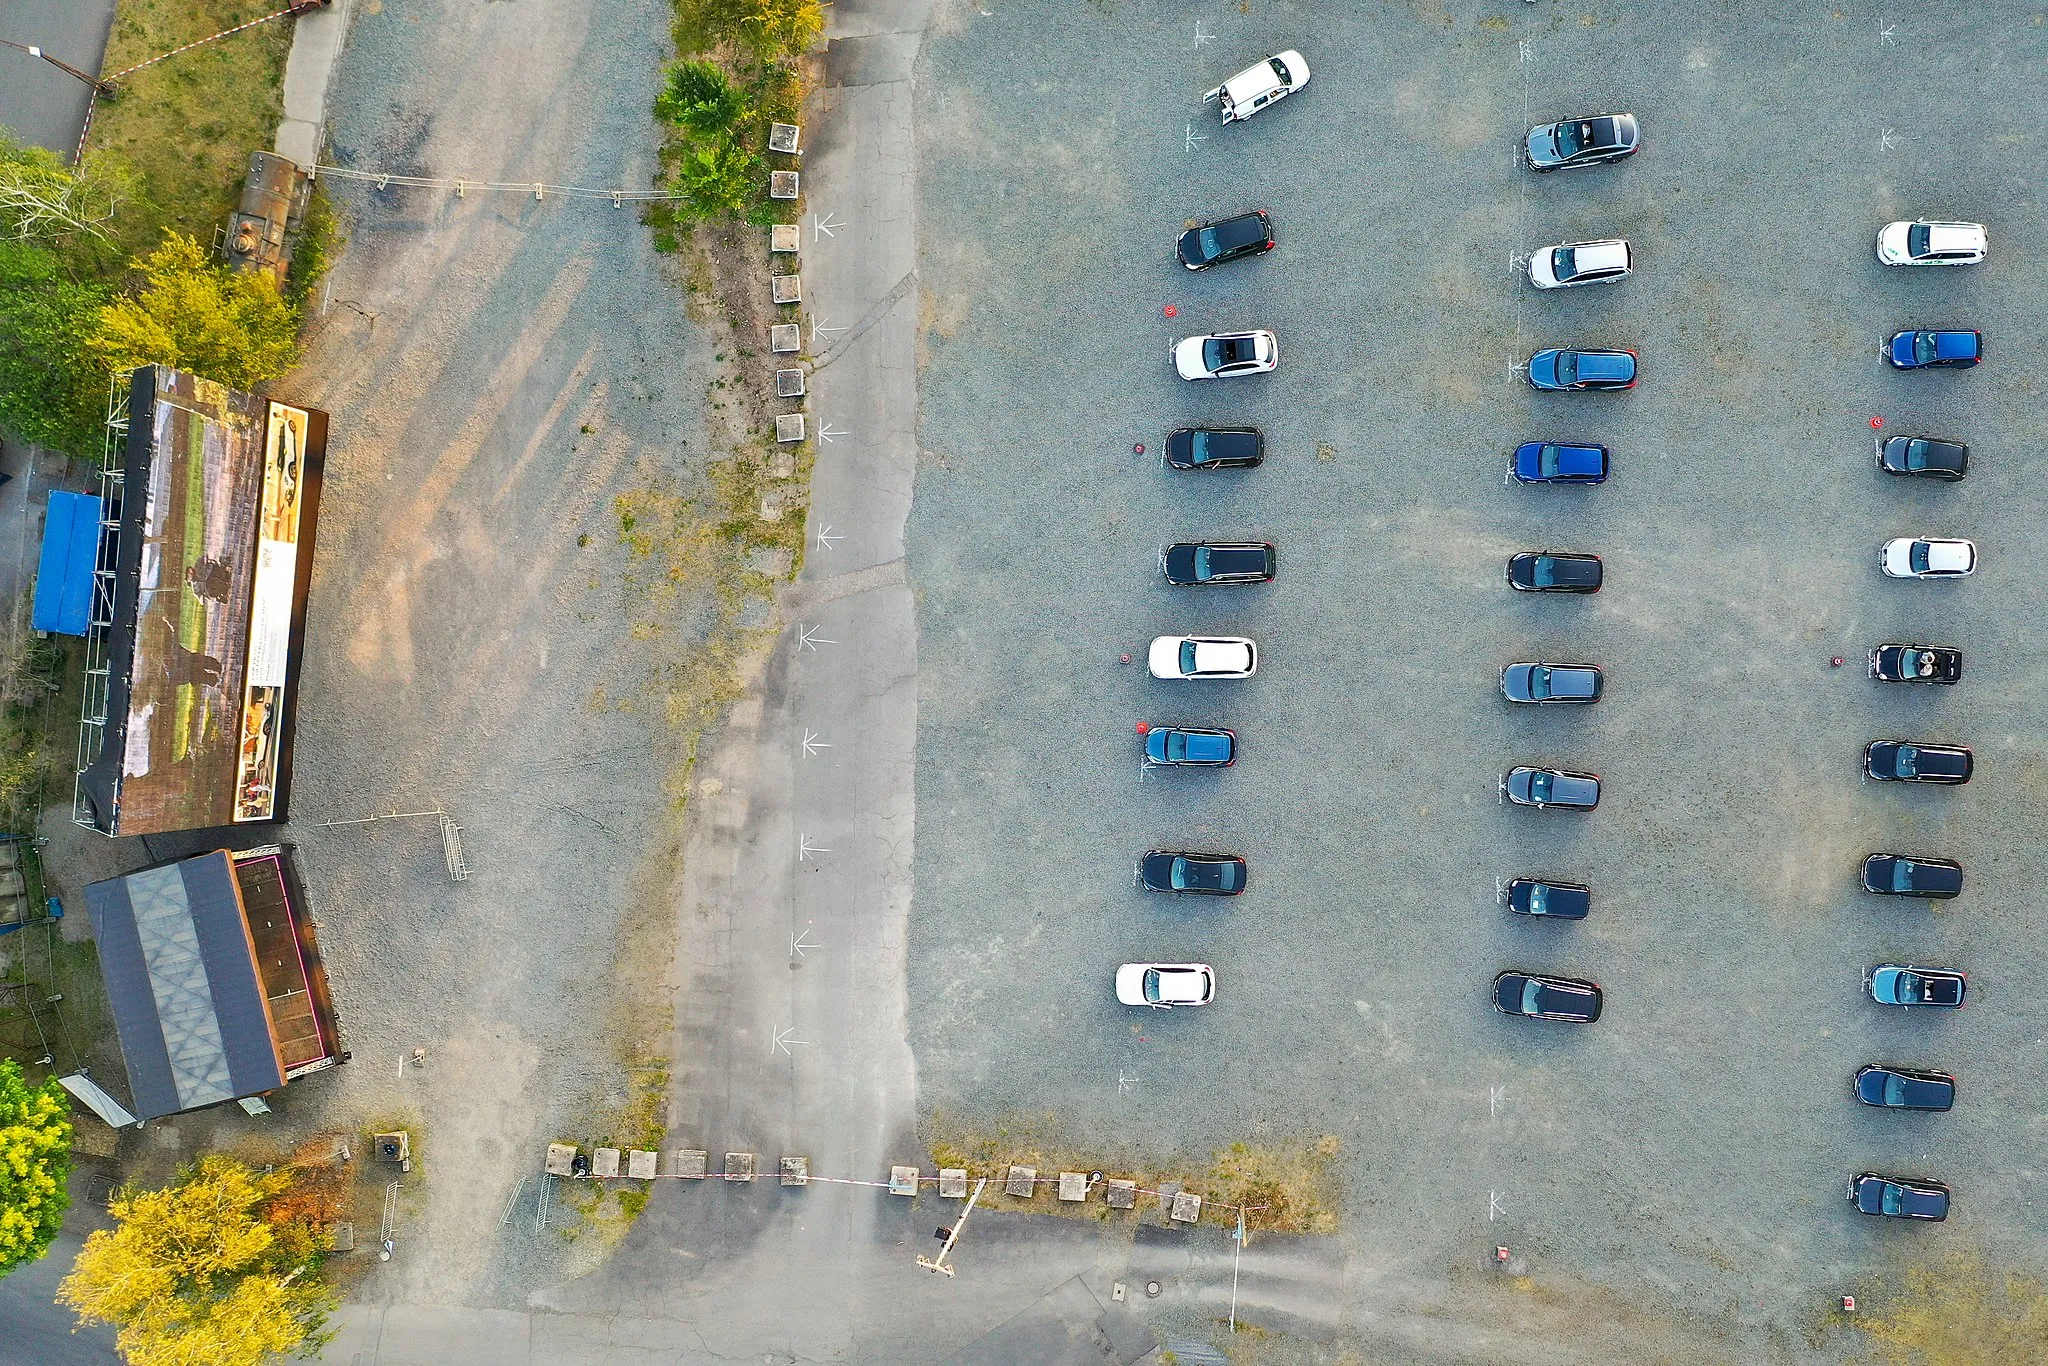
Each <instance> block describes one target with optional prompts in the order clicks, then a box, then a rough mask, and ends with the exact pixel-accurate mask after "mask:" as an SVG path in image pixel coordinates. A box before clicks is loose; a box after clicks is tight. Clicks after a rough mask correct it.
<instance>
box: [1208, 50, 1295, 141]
mask: <svg viewBox="0 0 2048 1366" xmlns="http://www.w3.org/2000/svg"><path fill="white" fill-rule="evenodd" d="M1307 84H1308V63H1307V62H1305V61H1303V60H1302V59H1301V54H1300V53H1299V52H1295V51H1293V50H1292V49H1289V50H1288V51H1286V52H1282V53H1280V54H1279V55H1277V56H1273V57H1268V58H1266V60H1264V61H1263V62H1257V63H1254V64H1253V65H1251V66H1248V67H1246V68H1245V69H1244V70H1242V71H1240V72H1238V73H1237V74H1236V75H1235V76H1232V77H1231V78H1230V79H1229V80H1227V81H1225V82H1224V83H1223V84H1221V85H1219V86H1217V87H1216V88H1215V89H1214V90H1211V91H1210V92H1209V93H1208V94H1206V95H1204V96H1202V103H1203V104H1207V103H1208V102H1209V101H1210V100H1220V101H1222V107H1223V121H1224V122H1225V123H1234V122H1237V121H1239V120H1241V119H1248V118H1250V117H1251V116H1252V115H1254V114H1256V113H1258V112H1259V111H1260V110H1261V109H1264V108H1265V107H1266V106H1267V105H1269V104H1277V103H1278V102H1279V101H1281V100H1283V99H1286V98H1287V97H1288V96H1289V95H1292V94H1293V93H1294V92H1295V91H1297V90H1299V89H1301V88H1302V87H1303V86H1305V85H1307Z"/></svg>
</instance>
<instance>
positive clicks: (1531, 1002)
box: [1522, 925, 1543, 1015]
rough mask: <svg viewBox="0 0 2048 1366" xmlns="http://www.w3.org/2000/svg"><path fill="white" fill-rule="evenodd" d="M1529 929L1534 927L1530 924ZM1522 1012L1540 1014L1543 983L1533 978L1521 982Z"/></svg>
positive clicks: (1541, 1010) (1541, 1011)
mask: <svg viewBox="0 0 2048 1366" xmlns="http://www.w3.org/2000/svg"><path fill="white" fill-rule="evenodd" d="M1530 928H1531V929H1534V928H1535V927H1534V926H1533V925H1532V926H1530ZM1522 1013H1523V1014H1524V1015H1540V1014H1542V1013H1543V984H1542V983H1541V982H1539V981H1537V980H1536V979H1535V978H1533V977H1532V978H1530V979H1529V980H1528V981H1526V982H1524V983H1522Z"/></svg>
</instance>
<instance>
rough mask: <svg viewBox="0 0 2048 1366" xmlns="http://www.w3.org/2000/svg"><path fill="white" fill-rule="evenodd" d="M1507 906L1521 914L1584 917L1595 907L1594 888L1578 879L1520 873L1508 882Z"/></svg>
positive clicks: (1574, 918) (1566, 918)
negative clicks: (1557, 879) (1565, 879)
mask: <svg viewBox="0 0 2048 1366" xmlns="http://www.w3.org/2000/svg"><path fill="white" fill-rule="evenodd" d="M1507 908H1508V909H1509V910H1511V911H1513V912H1515V913H1516V914H1518V915H1543V916H1549V917H1550V918H1551V919H1552V920H1584V919H1585V918H1586V912H1588V911H1590V910H1592V909H1593V889H1592V888H1591V887H1585V886H1581V885H1580V884H1578V883H1576V882H1553V881H1551V880H1550V879H1549V878H1538V877H1518V878H1516V879H1515V880H1514V881H1513V882H1510V883H1509V884H1508V894H1507Z"/></svg>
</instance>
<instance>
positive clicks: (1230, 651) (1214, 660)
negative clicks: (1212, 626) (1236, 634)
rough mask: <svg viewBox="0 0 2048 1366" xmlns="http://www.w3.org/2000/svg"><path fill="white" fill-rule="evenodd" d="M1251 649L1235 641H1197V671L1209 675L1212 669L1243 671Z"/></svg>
mask: <svg viewBox="0 0 2048 1366" xmlns="http://www.w3.org/2000/svg"><path fill="white" fill-rule="evenodd" d="M1249 653H1250V648H1249V647H1248V646H1246V645H1245V644H1244V643H1243V642H1241V641H1235V640H1229V641H1224V640H1197V641H1196V642H1195V669H1196V671H1197V672H1200V673H1207V672H1208V671H1209V670H1211V669H1242V668H1243V667H1244V666H1245V659H1246V656H1247V655H1248V654H1249Z"/></svg>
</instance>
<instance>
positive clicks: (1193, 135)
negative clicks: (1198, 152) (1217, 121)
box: [1188, 119, 1209, 152]
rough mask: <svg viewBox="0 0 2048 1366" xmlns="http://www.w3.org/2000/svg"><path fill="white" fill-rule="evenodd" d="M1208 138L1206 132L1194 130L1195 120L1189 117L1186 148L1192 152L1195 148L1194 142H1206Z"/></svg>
mask: <svg viewBox="0 0 2048 1366" xmlns="http://www.w3.org/2000/svg"><path fill="white" fill-rule="evenodd" d="M1208 140H1209V135H1208V134H1206V133H1197V132H1196V131H1195V121H1194V120H1193V119H1189V120H1188V150H1189V151H1190V152H1192V151H1194V150H1195V144H1196V143H1198V142H1207V141H1208Z"/></svg>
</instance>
